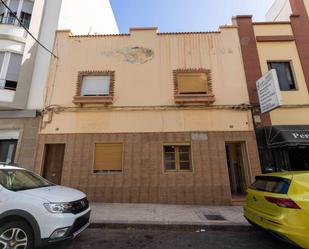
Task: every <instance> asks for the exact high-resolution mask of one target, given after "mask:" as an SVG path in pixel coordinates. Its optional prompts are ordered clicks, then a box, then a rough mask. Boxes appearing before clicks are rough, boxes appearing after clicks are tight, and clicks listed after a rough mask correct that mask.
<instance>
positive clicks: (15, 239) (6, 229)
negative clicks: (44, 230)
mask: <svg viewBox="0 0 309 249" xmlns="http://www.w3.org/2000/svg"><path fill="white" fill-rule="evenodd" d="M33 248H34V246H33V232H32V229H31V227H29V225H28V224H27V223H25V222H21V221H12V222H8V223H6V224H4V225H3V226H1V227H0V249H33Z"/></svg>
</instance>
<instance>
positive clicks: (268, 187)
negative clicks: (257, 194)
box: [250, 176, 291, 194]
mask: <svg viewBox="0 0 309 249" xmlns="http://www.w3.org/2000/svg"><path fill="white" fill-rule="evenodd" d="M290 183H291V182H290V180H289V179H285V178H280V177H272V176H257V177H256V180H255V182H254V183H253V184H252V185H251V186H250V188H251V189H254V190H259V191H264V192H269V193H275V194H287V193H288V191H289V187H290Z"/></svg>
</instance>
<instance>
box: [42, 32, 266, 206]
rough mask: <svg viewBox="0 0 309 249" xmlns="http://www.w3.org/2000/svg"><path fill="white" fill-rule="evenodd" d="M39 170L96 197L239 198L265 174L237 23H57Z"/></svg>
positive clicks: (196, 200)
mask: <svg viewBox="0 0 309 249" xmlns="http://www.w3.org/2000/svg"><path fill="white" fill-rule="evenodd" d="M54 52H55V53H56V54H57V58H55V59H54V60H53V61H52V63H51V67H50V75H49V80H48V86H47V90H46V97H45V110H44V113H43V120H42V124H41V130H40V134H39V143H38V146H37V156H36V171H37V172H38V173H41V174H42V175H43V176H45V177H46V178H48V179H50V180H51V181H53V182H56V183H61V184H63V185H67V186H71V187H75V188H79V189H81V190H82V191H84V192H86V193H87V195H88V196H89V198H90V200H92V201H104V202H140V203H141V202H142V203H149V202H151V203H179V204H180V203H181V204H218V205H219V204H221V205H223V204H225V205H226V204H232V203H235V202H237V201H238V199H239V196H242V195H243V194H244V193H245V190H246V188H247V187H248V186H249V184H250V183H251V182H252V181H253V180H254V177H255V175H256V174H258V173H260V164H259V156H258V150H257V145H256V139H255V132H254V126H253V121H252V113H251V109H250V105H249V102H250V101H249V96H248V91H247V83H246V74H245V70H244V67H243V58H242V54H241V49H240V40H239V35H238V29H237V27H236V26H224V27H221V28H220V30H219V31H218V32H198V33H160V32H158V31H157V29H155V28H145V29H131V30H130V33H129V34H123V35H110V36H106V35H94V36H74V35H72V34H71V33H70V31H66V30H64V31H58V33H57V36H56V40H55V46H54Z"/></svg>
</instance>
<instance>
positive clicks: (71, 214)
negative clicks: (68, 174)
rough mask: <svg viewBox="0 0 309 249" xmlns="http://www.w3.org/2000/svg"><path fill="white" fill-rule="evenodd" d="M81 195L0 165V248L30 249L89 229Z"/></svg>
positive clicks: (83, 199)
mask: <svg viewBox="0 0 309 249" xmlns="http://www.w3.org/2000/svg"><path fill="white" fill-rule="evenodd" d="M90 212H91V210H90V207H89V202H88V200H87V197H86V195H85V194H84V193H82V192H80V191H78V190H75V189H71V188H67V187H62V186H57V185H54V184H52V183H50V182H48V181H47V180H45V179H44V178H42V177H40V176H38V175H36V174H34V173H32V172H30V171H27V170H25V169H22V168H19V167H15V166H8V165H1V164H0V249H33V248H37V247H44V246H46V245H48V244H49V243H53V242H58V241H62V240H66V239H72V238H75V237H76V236H77V235H78V234H80V233H81V232H82V231H84V230H85V229H86V228H87V227H88V226H89V218H90Z"/></svg>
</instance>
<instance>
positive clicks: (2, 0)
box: [0, 0, 57, 58]
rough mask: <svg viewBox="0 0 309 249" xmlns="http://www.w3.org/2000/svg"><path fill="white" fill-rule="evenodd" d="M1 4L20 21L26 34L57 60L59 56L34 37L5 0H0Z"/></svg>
mask: <svg viewBox="0 0 309 249" xmlns="http://www.w3.org/2000/svg"><path fill="white" fill-rule="evenodd" d="M0 1H1V3H2V4H3V5H4V7H5V8H7V10H8V11H9V12H10V14H12V15H13V17H15V19H16V20H17V21H18V23H19V24H20V26H21V27H23V28H24V30H26V32H27V33H28V34H29V35H30V36H31V37H32V38H33V39H34V40H35V41H36V42H37V43H38V44H39V45H40V46H41V47H42V48H44V49H45V50H46V51H47V52H49V53H50V54H51V55H52V56H54V57H55V58H57V56H56V55H55V54H54V53H53V52H52V51H50V50H49V49H48V48H47V47H45V46H44V45H43V44H42V43H41V42H40V41H39V40H38V39H37V38H35V37H34V35H33V34H32V33H31V32H30V31H29V30H28V28H27V27H25V25H24V24H23V23H22V21H20V20H19V18H18V17H17V15H16V14H15V13H14V12H13V11H12V10H11V9H10V7H9V6H7V4H6V3H5V2H4V0H0Z"/></svg>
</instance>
